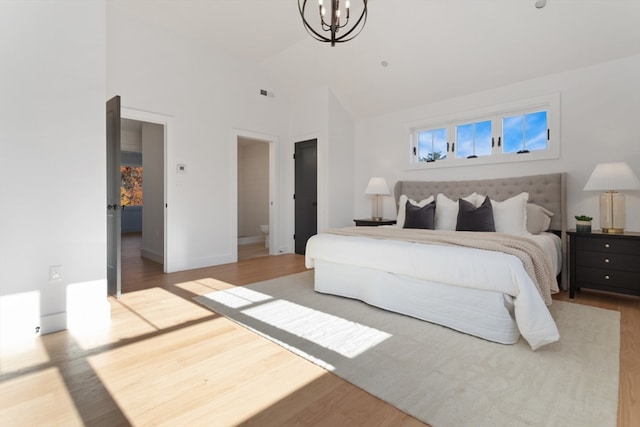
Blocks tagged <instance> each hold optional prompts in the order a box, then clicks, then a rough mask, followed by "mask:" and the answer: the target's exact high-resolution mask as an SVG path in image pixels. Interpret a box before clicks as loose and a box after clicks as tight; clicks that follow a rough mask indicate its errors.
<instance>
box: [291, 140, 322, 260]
mask: <svg viewBox="0 0 640 427" xmlns="http://www.w3.org/2000/svg"><path fill="white" fill-rule="evenodd" d="M294 153H295V154H294V159H295V180H296V182H295V195H294V198H295V206H296V208H295V215H296V219H295V221H296V225H295V235H294V240H295V247H296V248H295V252H296V253H297V254H302V255H304V253H305V249H306V246H307V240H309V237H311V236H313V235H314V234H316V233H317V232H318V202H317V195H318V186H317V184H318V175H317V172H318V161H317V159H318V141H317V140H316V139H311V140H309V141H302V142H296V144H295V151H294Z"/></svg>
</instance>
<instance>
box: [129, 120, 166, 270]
mask: <svg viewBox="0 0 640 427" xmlns="http://www.w3.org/2000/svg"><path fill="white" fill-rule="evenodd" d="M164 135H165V129H164V125H162V124H158V123H152V122H147V121H142V120H134V119H127V118H125V117H123V118H122V126H121V138H120V140H121V166H120V169H121V174H122V185H123V186H122V188H121V204H122V206H123V208H122V227H121V232H122V233H123V234H124V233H126V234H128V237H129V238H128V239H127V241H129V242H132V240H135V239H133V238H135V237H136V236H138V239H139V240H140V242H139V247H140V250H139V252H140V253H139V256H140V257H143V258H145V259H148V260H151V261H154V262H156V263H158V264H161V265H162V264H164V252H165V248H164V233H165V230H164V211H165V208H164V204H165V203H164V193H165V189H164V182H165V179H164V145H165V144H164ZM129 254H130V253H129ZM127 259H131V258H124V257H123V258H122V261H123V268H125V264H124V262H125V261H126V260H127ZM133 259H135V258H133Z"/></svg>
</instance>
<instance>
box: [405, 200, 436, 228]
mask: <svg viewBox="0 0 640 427" xmlns="http://www.w3.org/2000/svg"><path fill="white" fill-rule="evenodd" d="M433 201H434V198H433V196H429V197H427V198H426V199H424V200H420V201H419V202H416V201H415V200H413V199H410V198H408V197H407V196H406V195H405V194H403V195H402V196H400V200H399V201H398V218H396V225H397V226H398V227H400V228H403V227H404V221H405V212H406V205H408V204H409V203H411V204H412V205H414V206H418V207H423V206H425V205H427V204H429V203H431V202H433ZM407 202H409V203H407Z"/></svg>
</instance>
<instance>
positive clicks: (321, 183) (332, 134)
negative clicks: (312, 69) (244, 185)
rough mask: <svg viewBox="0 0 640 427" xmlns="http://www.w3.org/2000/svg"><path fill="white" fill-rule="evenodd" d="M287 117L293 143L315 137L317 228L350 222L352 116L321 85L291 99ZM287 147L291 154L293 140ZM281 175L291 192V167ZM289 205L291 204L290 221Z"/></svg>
mask: <svg viewBox="0 0 640 427" xmlns="http://www.w3.org/2000/svg"><path fill="white" fill-rule="evenodd" d="M290 121H291V128H290V129H291V130H290V132H291V135H292V137H291V141H292V142H293V143H295V142H300V141H305V140H308V139H314V138H315V139H317V141H318V231H319V232H321V231H323V230H326V229H327V228H329V227H340V226H347V225H353V218H354V217H353V194H354V193H353V165H354V150H353V144H354V142H353V141H354V135H355V131H354V122H353V119H352V118H351V117H350V116H349V114H348V113H347V112H346V110H345V109H344V108H343V107H342V105H341V104H340V102H339V101H338V99H337V98H336V97H335V96H334V94H333V93H332V92H331V89H330V88H328V87H326V86H322V87H317V88H315V89H314V90H311V91H309V92H307V93H304V94H301V96H300V97H298V98H297V99H295V100H294V101H293V102H292V106H291V116H290ZM290 150H291V154H293V144H292V146H291V147H290ZM289 159H291V157H289ZM290 163H291V164H293V162H290ZM285 179H287V180H290V181H291V188H290V189H289V191H290V193H289V194H293V169H291V172H290V177H289V178H285ZM363 189H364V187H363ZM363 191H364V190H363ZM293 208H294V207H293V204H292V205H291V210H290V211H289V212H290V218H291V220H290V222H291V223H293V218H294V213H293ZM291 234H293V230H291Z"/></svg>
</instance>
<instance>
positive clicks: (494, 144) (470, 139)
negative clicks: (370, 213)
mask: <svg viewBox="0 0 640 427" xmlns="http://www.w3.org/2000/svg"><path fill="white" fill-rule="evenodd" d="M559 106H560V94H552V95H545V96H541V97H537V98H533V99H527V100H522V101H517V102H512V103H509V104H501V105H496V106H494V107H489V108H485V109H483V110H479V111H472V112H468V113H463V114H459V115H454V116H450V117H446V118H444V119H443V120H439V121H438V122H436V123H433V125H418V126H413V127H410V129H409V132H410V135H411V138H410V139H411V142H410V144H411V156H410V158H411V160H410V168H425V167H426V168H433V167H436V168H437V167H446V166H462V165H466V164H491V163H502V162H517V161H528V160H540V159H552V158H558V157H560V140H559V121H560V120H559V115H560V113H559Z"/></svg>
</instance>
